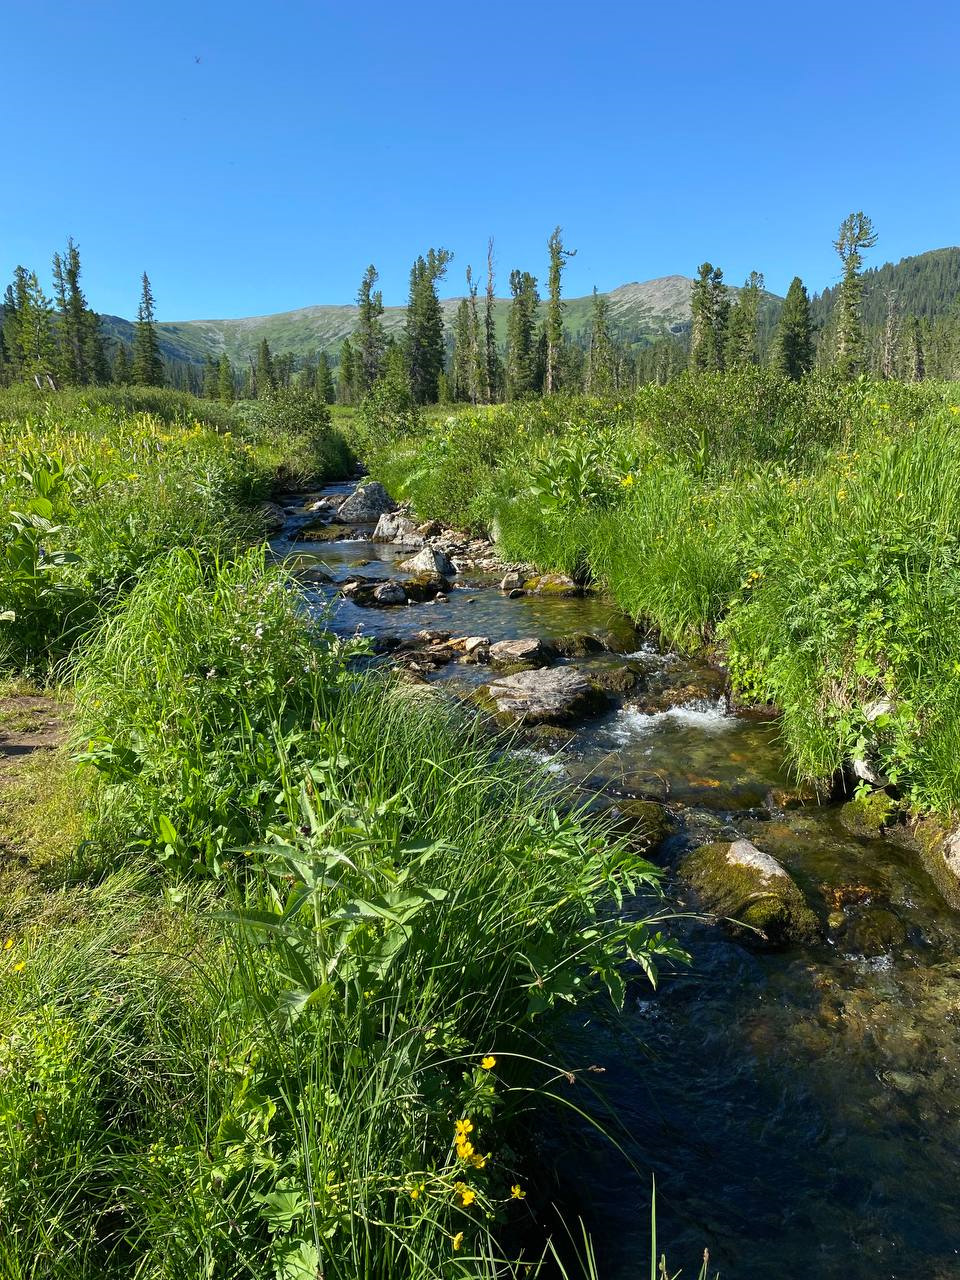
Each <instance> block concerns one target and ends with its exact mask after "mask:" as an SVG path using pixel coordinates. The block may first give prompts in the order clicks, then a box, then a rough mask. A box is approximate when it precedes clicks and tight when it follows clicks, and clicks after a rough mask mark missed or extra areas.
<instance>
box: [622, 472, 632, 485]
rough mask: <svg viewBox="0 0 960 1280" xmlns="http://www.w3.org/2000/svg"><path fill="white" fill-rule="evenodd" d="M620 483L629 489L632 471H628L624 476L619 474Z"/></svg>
mask: <svg viewBox="0 0 960 1280" xmlns="http://www.w3.org/2000/svg"><path fill="white" fill-rule="evenodd" d="M620 483H621V484H622V485H623V487H624V489H629V488H630V486H631V485H632V484H633V472H632V471H628V472H627V474H626V475H625V476H621V477H620Z"/></svg>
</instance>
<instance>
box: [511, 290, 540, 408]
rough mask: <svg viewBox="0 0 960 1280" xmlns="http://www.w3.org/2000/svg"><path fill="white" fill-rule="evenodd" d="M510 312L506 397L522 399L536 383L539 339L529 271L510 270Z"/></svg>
mask: <svg viewBox="0 0 960 1280" xmlns="http://www.w3.org/2000/svg"><path fill="white" fill-rule="evenodd" d="M510 293H511V296H512V301H511V303H510V315H509V318H508V320H507V370H506V372H507V399H508V400H523V399H525V398H526V397H528V396H530V395H533V394H534V393H535V392H536V391H537V389H538V387H537V380H538V379H537V375H538V372H539V369H538V366H539V363H540V356H541V343H539V342H538V341H537V339H536V337H535V327H536V319H537V306H538V304H539V302H540V295H539V293H538V292H537V278H536V276H532V275H531V274H530V272H529V271H519V270H516V269H515V270H513V271H511V272H510Z"/></svg>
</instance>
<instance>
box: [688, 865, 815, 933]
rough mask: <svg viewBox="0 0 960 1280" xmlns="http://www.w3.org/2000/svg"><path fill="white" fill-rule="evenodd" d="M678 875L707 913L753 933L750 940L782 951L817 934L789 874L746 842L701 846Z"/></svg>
mask: <svg viewBox="0 0 960 1280" xmlns="http://www.w3.org/2000/svg"><path fill="white" fill-rule="evenodd" d="M679 872H680V875H681V876H682V877H683V878H684V879H685V880H686V881H687V882H688V883H689V884H690V885H691V886H692V887H693V889H694V890H695V891H696V893H697V895H698V896H699V898H700V900H701V902H702V903H703V905H704V907H705V908H706V909H707V910H708V911H710V912H712V913H714V914H715V915H719V916H724V917H726V918H727V919H728V920H731V921H734V922H735V923H736V924H742V925H746V926H747V927H748V928H749V929H750V930H751V931H753V930H756V931H757V932H755V933H751V934H749V935H748V937H749V939H750V940H760V941H763V942H766V943H768V944H769V945H771V946H780V945H784V944H786V943H791V942H810V941H812V940H813V939H815V938H816V937H817V935H818V933H819V929H818V926H817V917H816V916H815V915H814V913H813V911H811V910H810V908H809V907H808V906H807V902H806V899H805V898H804V896H803V893H802V892H801V891H800V888H799V887H798V885H797V884H796V882H795V881H794V880H793V878H792V876H791V875H790V873H789V872H788V871H787V870H786V869H785V868H784V867H783V866H781V864H780V863H779V862H777V860H776V858H772V857H771V856H770V854H768V853H764V852H763V851H762V850H761V849H758V848H757V847H756V845H754V844H751V842H750V841H749V840H735V841H734V842H733V844H723V843H716V844H706V845H701V846H700V848H699V849H694V850H693V851H692V852H691V853H688V854H687V855H686V857H684V858H683V860H682V861H681V863H680V866H679Z"/></svg>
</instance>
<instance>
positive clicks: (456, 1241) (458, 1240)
mask: <svg viewBox="0 0 960 1280" xmlns="http://www.w3.org/2000/svg"><path fill="white" fill-rule="evenodd" d="M462 1244H463V1232H462V1231H458V1232H457V1234H456V1235H455V1236H454V1237H453V1248H454V1252H456V1250H457V1249H459V1248H460V1246H461V1245H462Z"/></svg>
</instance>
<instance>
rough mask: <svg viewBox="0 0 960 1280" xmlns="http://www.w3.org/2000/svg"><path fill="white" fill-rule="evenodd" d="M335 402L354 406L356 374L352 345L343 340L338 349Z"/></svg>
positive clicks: (348, 341)
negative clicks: (338, 365)
mask: <svg viewBox="0 0 960 1280" xmlns="http://www.w3.org/2000/svg"><path fill="white" fill-rule="evenodd" d="M337 400H338V401H339V402H340V404H356V402H357V372H356V358H355V356H354V351H353V343H352V342H351V341H350V339H349V338H344V340H343V343H342V344H341V347H340V368H339V370H338V378H337Z"/></svg>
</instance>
